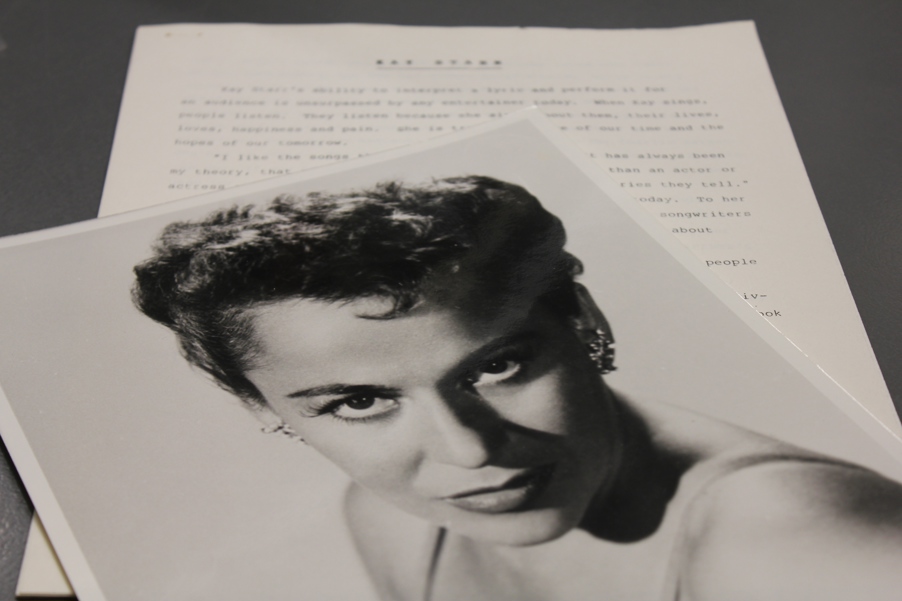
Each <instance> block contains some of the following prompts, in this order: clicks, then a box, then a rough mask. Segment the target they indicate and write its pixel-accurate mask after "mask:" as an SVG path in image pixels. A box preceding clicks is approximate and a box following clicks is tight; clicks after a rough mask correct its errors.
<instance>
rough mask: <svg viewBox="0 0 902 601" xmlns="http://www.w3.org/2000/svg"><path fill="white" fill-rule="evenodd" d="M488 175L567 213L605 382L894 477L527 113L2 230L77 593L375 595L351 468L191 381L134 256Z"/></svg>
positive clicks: (892, 469) (1, 430) (757, 335)
mask: <svg viewBox="0 0 902 601" xmlns="http://www.w3.org/2000/svg"><path fill="white" fill-rule="evenodd" d="M477 172H478V173H482V174H488V175H491V176H493V177H499V178H501V179H504V180H506V181H514V182H517V183H518V184H520V185H524V186H525V187H526V188H527V189H528V190H530V191H531V192H532V193H534V194H536V196H537V197H538V198H540V199H542V202H543V204H544V206H545V207H546V208H548V209H549V210H550V211H551V212H553V213H554V214H556V215H558V216H559V217H560V218H561V220H562V221H563V223H564V224H565V226H566V227H567V230H568V249H569V250H570V251H571V252H573V253H574V254H575V255H576V256H579V257H581V258H582V259H583V260H584V261H585V263H586V272H585V274H584V276H582V278H581V281H582V282H583V283H584V284H585V285H586V287H587V288H588V289H589V290H591V291H592V293H593V295H594V296H595V298H596V300H597V301H598V302H599V304H600V305H601V306H603V307H604V310H605V313H606V315H607V317H608V318H609V319H610V322H611V324H612V326H613V327H614V330H615V332H616V335H617V353H618V355H617V362H618V370H617V371H616V372H614V373H613V374H610V375H609V376H606V381H607V382H608V383H609V384H610V385H611V386H613V387H614V388H615V389H617V390H618V391H622V392H623V393H624V394H627V395H628V396H629V397H631V398H636V399H649V400H654V399H666V400H667V401H668V402H669V403H673V404H675V405H678V406H681V407H684V408H685V409H688V410H691V411H694V412H701V413H703V414H707V415H710V416H712V417H715V418H717V419H721V420H724V421H727V422H729V423H734V424H739V425H742V426H744V427H746V428H749V429H751V430H753V431H757V432H761V433H764V434H767V435H770V436H773V437H775V438H777V439H780V440H785V441H788V442H791V443H793V444H798V445H800V446H802V447H804V448H807V449H811V450H813V451H816V452H821V453H826V454H828V455H830V456H833V457H838V458H842V459H846V460H849V461H854V462H860V463H862V464H863V465H866V466H868V467H871V468H873V469H875V470H878V471H881V472H884V473H886V474H888V475H891V476H892V477H894V478H896V479H902V463H899V461H898V457H899V449H900V441H899V439H898V438H895V437H893V435H892V434H891V433H890V432H889V431H888V430H886V429H885V428H884V427H883V426H882V425H880V424H879V422H877V421H876V420H873V419H872V418H871V416H870V415H868V414H866V413H865V411H864V410H863V409H862V408H861V407H860V406H859V405H858V404H856V403H855V402H854V400H853V399H852V398H851V397H849V396H847V395H846V394H845V393H844V392H843V391H842V390H841V389H840V388H839V387H837V386H836V385H835V383H834V382H833V381H831V380H830V379H829V378H828V377H827V376H826V375H825V374H824V373H823V372H822V371H820V370H819V369H818V368H817V366H815V365H814V364H813V363H811V362H810V361H808V360H807V359H806V358H805V357H804V356H803V355H802V354H801V353H800V352H798V349H797V348H795V347H793V346H792V344H791V343H789V342H788V341H787V339H786V338H785V337H783V336H781V335H780V334H779V333H778V332H777V331H776V330H774V329H773V328H771V327H770V326H769V325H768V324H767V323H766V322H765V321H763V320H761V319H760V317H759V316H758V315H757V314H756V313H755V312H754V311H753V310H752V309H751V308H750V307H748V306H746V305H744V304H743V303H742V301H741V300H740V299H739V298H737V297H736V295H735V293H733V292H732V291H731V290H730V289H729V288H728V287H727V286H725V285H724V283H723V282H722V281H721V280H719V279H718V278H717V277H716V276H715V275H714V274H713V273H712V272H711V271H710V270H708V269H706V268H705V267H704V266H703V265H702V264H700V263H699V262H698V261H697V260H696V259H695V257H694V256H692V255H691V254H690V253H689V251H687V249H685V248H684V247H682V246H681V245H679V244H678V243H677V242H676V241H675V240H674V239H673V238H672V236H670V235H669V234H668V233H667V232H666V231H665V230H662V229H661V228H660V226H659V225H658V224H657V223H655V222H654V221H653V220H652V219H651V218H650V217H649V216H648V215H647V214H645V213H644V211H643V210H642V209H640V208H639V207H638V206H636V205H635V203H632V202H631V201H630V200H629V199H628V198H626V197H625V196H624V195H623V194H622V191H621V190H620V189H619V188H617V187H616V185H615V184H614V183H613V182H611V181H610V180H608V179H607V178H605V177H604V176H603V174H599V173H598V172H597V169H596V167H595V165H593V164H592V163H591V162H590V160H589V159H587V158H586V157H585V156H584V154H582V152H581V151H579V150H577V149H575V148H573V147H572V146H571V145H570V144H569V142H568V140H567V139H566V138H563V137H562V134H560V133H559V132H556V131H555V130H553V129H552V128H551V126H549V125H548V124H547V122H546V121H545V120H541V119H538V118H537V116H536V114H535V113H532V114H527V115H520V116H518V118H517V119H506V120H503V121H501V122H499V123H497V124H493V125H491V126H488V127H481V128H479V129H478V130H477V131H475V132H473V133H472V134H468V135H459V136H454V137H453V138H452V139H446V140H442V141H434V142H430V143H427V144H424V145H421V146H420V147H419V152H417V153H416V154H413V153H412V152H411V151H409V150H404V151H401V152H391V153H387V154H386V155H382V156H380V157H372V158H370V159H365V160H363V161H362V162H358V163H356V164H355V165H354V168H353V169H349V168H346V167H343V166H335V167H327V168H325V169H324V170H320V171H318V172H317V173H315V174H314V173H311V174H309V175H300V176H289V177H288V178H285V179H283V180H279V181H266V182H260V183H257V184H251V185H249V186H245V187H242V188H241V189H239V190H234V191H231V190H230V191H225V192H222V193H217V194H214V195H211V196H209V197H205V198H200V199H195V200H192V201H187V202H184V203H179V204H177V205H173V206H171V207H156V208H150V209H147V210H145V211H142V212H140V213H134V214H129V215H122V216H119V217H114V218H111V219H109V220H104V221H99V222H88V223H82V224H76V225H73V226H67V227H65V228H60V229H58V230H54V231H47V232H36V233H34V234H29V235H24V236H21V237H17V238H14V239H9V240H4V241H0V259H2V260H0V281H4V282H7V283H10V282H14V283H15V285H6V286H0V309H2V310H0V315H4V316H7V318H6V319H3V320H0V342H2V344H0V347H2V348H4V349H5V352H4V354H3V355H2V357H0V359H2V360H0V381H2V387H3V390H2V392H3V395H0V434H2V436H3V438H4V440H5V441H6V442H7V444H8V446H9V449H10V453H11V455H12V457H13V459H14V461H15V462H16V465H17V467H18V468H19V470H20V473H21V474H22V477H23V481H24V482H25V484H26V486H27V487H28V489H29V492H30V493H31V494H32V498H33V499H34V501H35V504H36V506H37V507H38V509H39V511H40V512H41V515H42V518H43V520H44V523H45V524H46V526H47V529H48V532H49V533H50V535H51V538H52V539H53V541H54V544H56V545H57V548H58V549H59V550H60V557H61V559H62V560H63V564H64V565H65V566H66V568H67V573H68V574H69V575H70V579H71V581H72V583H73V585H74V586H75V587H76V590H78V592H79V595H81V596H82V598H83V600H84V601H88V600H89V599H104V598H109V599H126V598H127V599H160V598H166V599H195V598H217V599H247V598H263V599H297V598H298V597H299V595H300V596H303V597H309V598H317V599H332V598H334V599H342V600H343V599H362V598H369V595H368V594H367V593H366V587H367V581H366V578H365V577H364V575H363V573H362V570H361V569H360V567H359V565H358V562H357V559H356V556H355V555H354V552H353V549H351V548H350V545H349V543H348V541H347V536H346V533H345V532H344V528H343V527H342V525H341V524H340V516H339V515H337V514H338V513H339V512H337V511H335V510H336V508H337V507H338V506H340V502H339V500H338V499H339V497H338V496H337V495H338V494H339V493H340V490H341V486H342V485H343V483H344V481H343V477H342V476H341V475H340V474H338V473H337V470H336V469H335V468H330V467H329V466H328V465H326V464H325V462H324V461H323V460H322V458H319V457H318V456H317V455H316V454H315V453H313V452H310V451H312V449H311V448H306V447H303V446H300V445H296V443H293V442H292V441H288V440H279V439H272V438H267V437H265V436H262V435H261V434H260V433H259V431H258V428H257V427H256V426H255V425H254V418H253V417H252V416H251V415H248V414H247V412H246V410H245V409H243V408H242V407H239V406H236V405H235V404H234V399H231V398H230V397H229V395H228V394H227V393H225V392H223V391H220V390H218V389H216V388H215V387H214V386H213V385H211V384H209V383H207V382H205V381H204V380H203V378H201V377H198V375H197V374H196V373H193V372H192V370H190V369H189V368H188V366H187V365H185V363H184V361H182V359H181V357H179V356H178V353H177V351H176V349H175V345H174V344H173V340H172V337H171V335H170V333H169V332H167V331H164V328H161V327H159V326H158V325H157V324H154V323H151V322H150V321H149V320H148V319H146V317H144V316H142V315H140V314H139V313H138V312H137V311H136V310H135V309H134V307H133V306H132V304H131V299H130V295H129V294H128V290H129V286H130V284H131V282H132V280H133V273H132V267H133V266H134V265H135V263H136V262H138V261H140V260H141V259H143V258H144V257H146V256H147V254H148V252H149V246H150V244H151V243H152V241H153V240H154V239H155V238H156V237H157V235H158V233H159V232H160V230H161V229H162V227H163V226H164V225H165V224H167V223H171V222H172V221H176V220H177V221H181V220H184V219H191V218H196V217H200V216H202V215H207V214H209V212H210V211H211V209H212V208H213V206H219V207H222V206H231V205H234V204H239V205H246V204H253V203H257V202H264V201H266V200H269V199H272V198H273V197H274V196H276V195H278V194H281V193H293V194H306V193H307V192H309V191H311V190H339V189H341V190H346V189H354V188H357V187H359V186H362V185H366V184H371V183H372V182H375V181H384V180H385V179H387V178H399V179H402V180H404V181H423V180H425V179H428V178H429V177H446V176H449V175H454V174H461V173H477ZM612 284H615V285H612ZM724 340H728V341H729V344H724V343H723V341H724ZM3 341H6V342H3ZM10 341H15V344H12V343H11V342H10ZM850 418H851V419H850ZM848 547H849V548H846V547H845V546H843V547H841V548H840V549H837V552H843V551H847V552H852V557H850V560H854V557H855V554H854V549H852V548H851V547H853V546H851V545H850V546H848ZM859 560H860V558H859Z"/></svg>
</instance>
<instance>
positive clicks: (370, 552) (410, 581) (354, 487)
mask: <svg viewBox="0 0 902 601" xmlns="http://www.w3.org/2000/svg"><path fill="white" fill-rule="evenodd" d="M344 508H345V519H346V520H347V524H348V528H349V529H350V531H351V537H352V539H353V540H354V544H355V546H356V548H357V552H358V553H359V554H360V557H361V558H362V559H363V563H364V565H365V566H366V568H367V572H368V573H369V575H370V578H371V580H372V581H373V585H374V586H375V588H376V591H377V592H378V593H379V597H380V598H382V599H386V600H389V599H390V600H392V601H421V600H422V598H423V594H424V587H425V585H426V578H427V575H428V573H429V567H430V562H431V558H432V555H433V551H434V547H435V544H436V542H435V541H436V536H437V529H436V527H435V526H432V525H430V524H429V523H427V522H425V521H423V520H420V519H417V518H416V517H413V516H411V515H409V514H407V513H405V512H403V511H401V510H400V509H398V508H396V507H394V506H393V505H391V504H390V503H388V502H386V501H384V500H382V499H381V498H379V497H378V496H376V495H374V494H373V493H371V492H370V491H368V490H367V489H365V488H363V487H362V486H360V485H358V484H351V485H350V486H349V487H348V490H347V492H346V493H345V506H344Z"/></svg>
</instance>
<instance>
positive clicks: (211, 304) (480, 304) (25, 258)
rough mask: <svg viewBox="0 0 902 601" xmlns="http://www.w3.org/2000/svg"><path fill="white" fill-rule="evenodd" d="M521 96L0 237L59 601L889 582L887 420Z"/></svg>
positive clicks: (895, 445) (810, 589)
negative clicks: (206, 186) (385, 140)
mask: <svg viewBox="0 0 902 601" xmlns="http://www.w3.org/2000/svg"><path fill="white" fill-rule="evenodd" d="M643 211H644V209H642V208H641V207H637V205H635V203H634V201H632V200H630V199H628V198H626V197H625V196H624V195H623V193H622V192H621V190H619V189H618V187H617V186H616V185H615V184H614V183H613V182H610V181H609V180H607V178H606V176H605V175H604V174H603V173H601V172H600V170H599V169H597V168H596V167H595V166H594V165H593V164H592V163H591V162H590V161H589V159H588V158H583V157H582V156H581V154H580V151H579V150H577V149H575V148H573V147H572V146H570V145H569V142H566V141H564V140H562V139H561V134H559V133H558V132H556V131H555V128H554V127H551V126H549V125H548V124H547V123H546V122H545V119H544V117H542V116H541V115H539V114H537V112H534V111H526V112H524V113H520V114H519V115H517V116H514V117H509V118H506V119H505V120H502V121H499V122H497V123H495V124H492V125H489V126H483V127H480V128H476V129H474V130H473V131H472V132H471V133H458V134H454V135H451V136H446V137H445V138H442V139H439V140H436V141H432V142H428V143H424V144H420V145H417V146H414V147H411V148H410V149H404V150H397V151H392V152H388V153H383V154H380V155H374V156H371V157H368V158H365V159H362V160H358V161H352V162H349V163H347V164H344V165H341V166H331V167H325V168H322V169H319V170H314V171H310V172H307V173H306V174H296V175H291V176H288V177H286V178H281V179H275V180H268V181H265V182H261V183H257V184H250V185H246V186H242V187H239V188H235V189H232V190H226V191H222V192H216V193H213V194H209V195H206V196H203V197H198V198H196V199H192V200H187V201H176V202H172V203H169V204H166V205H162V206H158V207H154V208H151V209H144V210H141V211H136V212H132V213H128V214H124V215H120V216H117V217H111V218H106V219H101V220H97V221H95V222H86V223H83V224H77V225H73V226H66V227H62V228H57V229H56V230H49V231H46V232H40V233H36V234H26V235H23V236H18V237H15V238H11V239H7V240H5V241H4V242H3V244H2V245H0V316H2V317H0V349H2V350H0V386H2V392H3V397H5V400H4V399H0V404H2V407H0V433H2V436H3V439H4V441H5V442H6V444H7V445H8V447H9V450H10V454H11V455H12V457H13V459H14V460H15V461H16V465H17V467H18V469H19V470H20V473H21V475H22V479H23V481H24V483H25V485H26V486H27V487H28V490H29V493H30V495H31V496H32V499H33V501H34V503H35V506H36V508H37V510H38V511H39V512H40V514H41V517H42V519H43V521H44V523H45V525H46V526H47V530H48V533H49V536H50V538H51V540H52V541H53V543H54V547H55V548H56V549H57V551H58V553H59V555H60V559H61V561H62V563H63V566H64V567H65V568H66V573H67V574H68V575H69V576H70V580H71V581H72V584H73V586H74V588H75V590H76V592H77V594H78V596H79V599H81V600H82V601H90V600H93V599H96V600H101V599H104V600H118V599H129V600H144V599H146V600H158V599H173V600H176V599H177V600H189V599H214V598H215V599H222V600H228V599H234V600H239V599H267V600H282V599H284V600H289V599H292V600H296V599H318V600H319V599H322V600H329V599H334V600H347V599H361V600H366V599H370V600H373V601H376V600H379V601H451V600H459V599H467V600H473V601H479V600H492V601H503V600H511V601H513V600H518V601H570V600H573V601H577V600H583V599H610V600H620V599H630V600H649V601H651V600H654V601H658V600H660V601H664V600H668V601H676V600H678V599H679V600H682V601H687V600H693V601H705V600H715V599H717V600H723V599H745V598H748V599H753V598H757V597H755V596H754V594H758V593H764V592H766V594H767V597H768V598H770V599H828V600H829V599H849V598H852V597H853V596H854V597H856V598H867V599H874V600H878V599H893V598H897V596H898V591H899V590H902V588H900V587H902V574H900V572H899V570H898V569H896V567H897V566H898V565H900V561H902V484H900V482H902V442H900V441H899V440H898V438H896V437H895V436H894V435H893V434H891V433H890V432H889V430H887V429H885V428H884V427H883V426H882V425H881V424H879V422H877V421H876V420H874V419H873V418H872V417H871V416H870V415H869V414H867V412H866V411H864V410H863V409H862V408H861V407H860V406H859V405H858V404H857V403H856V401H855V400H854V399H853V398H852V397H850V396H849V395H847V394H846V393H845V392H844V391H843V389H842V388H840V387H839V386H838V385H837V384H836V383H834V382H833V381H832V380H831V379H830V378H829V377H828V376H827V375H826V374H824V373H823V372H822V371H821V370H820V369H819V368H818V367H817V366H816V365H814V364H813V363H811V362H809V361H808V359H807V358H806V357H805V355H803V354H802V353H801V352H800V351H799V350H798V349H797V348H796V347H794V346H793V345H792V343H791V342H789V341H788V340H787V339H785V338H784V337H783V336H782V335H781V334H780V333H779V332H778V331H777V330H776V329H775V328H774V327H773V326H771V325H770V324H768V323H767V322H766V321H765V320H764V319H763V318H762V317H761V316H760V315H759V314H758V313H757V312H756V311H755V310H754V309H753V308H752V307H750V306H748V305H747V304H746V303H745V301H743V300H742V298H741V297H740V296H739V295H737V294H736V293H735V292H733V291H732V290H730V289H729V288H728V287H727V286H726V285H725V284H723V282H721V281H720V280H719V279H718V278H717V276H715V275H714V274H713V273H712V272H711V271H710V270H708V269H707V268H706V267H705V266H704V263H702V262H700V261H698V259H697V258H695V257H694V256H693V255H692V254H691V253H690V252H689V251H688V250H687V249H686V248H684V247H682V246H681V245H680V243H679V242H678V241H677V240H676V239H675V238H674V237H673V236H671V235H670V233H669V232H668V231H667V230H666V229H665V228H663V227H661V226H660V225H659V224H658V223H657V222H655V221H654V220H653V219H651V218H650V217H649V216H648V215H647V214H645V213H644V212H643Z"/></svg>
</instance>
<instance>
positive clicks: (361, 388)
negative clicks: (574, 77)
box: [285, 384, 397, 399]
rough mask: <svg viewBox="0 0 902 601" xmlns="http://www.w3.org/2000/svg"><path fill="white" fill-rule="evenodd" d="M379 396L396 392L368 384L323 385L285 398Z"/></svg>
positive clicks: (298, 391) (297, 391)
mask: <svg viewBox="0 0 902 601" xmlns="http://www.w3.org/2000/svg"><path fill="white" fill-rule="evenodd" d="M362 393H366V394H379V395H391V394H397V391H396V390H394V389H392V388H386V387H384V386H373V385H370V384H325V385H323V386H314V387H312V388H304V389H302V390H296V391H294V392H291V393H289V394H286V395H285V396H286V397H287V398H289V399H300V398H310V397H317V396H344V395H351V394H362Z"/></svg>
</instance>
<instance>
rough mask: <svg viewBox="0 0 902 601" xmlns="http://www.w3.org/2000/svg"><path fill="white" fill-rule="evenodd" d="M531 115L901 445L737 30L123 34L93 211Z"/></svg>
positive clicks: (778, 113)
mask: <svg viewBox="0 0 902 601" xmlns="http://www.w3.org/2000/svg"><path fill="white" fill-rule="evenodd" d="M532 105H536V106H538V107H539V108H540V109H541V110H542V111H544V113H545V114H546V115H547V116H548V117H550V118H551V119H552V120H553V122H554V123H555V124H557V125H558V126H560V128H561V129H562V130H564V131H566V132H568V133H569V134H571V136H572V139H573V140H574V141H575V142H576V143H577V144H578V145H580V146H581V148H583V149H584V150H585V151H586V152H587V153H588V154H590V155H591V156H593V157H595V158H596V159H597V160H598V161H599V163H601V164H602V165H603V166H604V169H605V171H606V172H607V173H608V174H609V175H610V176H611V177H612V178H613V179H614V180H615V181H616V182H618V183H619V184H620V186H621V187H622V188H623V189H624V190H626V191H627V192H629V193H630V194H631V195H632V197H633V198H635V200H636V202H637V203H639V204H640V205H642V206H643V207H645V208H646V209H647V210H648V211H649V212H650V213H651V214H653V215H654V216H655V217H656V218H657V219H658V220H659V221H660V223H661V225H662V226H663V227H665V228H666V229H667V230H669V231H670V232H672V233H673V235H674V236H677V237H678V238H679V240H680V241H682V242H683V243H684V244H686V245H687V246H688V247H689V248H691V249H692V250H693V251H694V252H695V253H696V255H697V256H698V257H699V259H700V260H701V261H703V262H704V263H705V264H706V265H707V266H709V267H710V268H711V269H713V270H714V271H715V272H716V273H717V274H718V275H719V276H721V277H722V278H723V279H724V280H726V281H727V282H728V283H729V284H730V285H731V286H732V287H733V289H734V290H735V291H736V292H737V294H739V295H741V296H742V297H743V298H744V299H746V300H747V301H748V302H749V303H751V304H752V305H753V306H754V307H755V308H756V309H757V310H758V311H759V313H761V315H762V316H764V317H765V318H766V319H768V320H770V322H771V323H772V324H773V325H774V326H775V327H777V328H778V329H779V330H780V331H781V332H782V333H784V334H785V335H786V336H788V337H789V338H790V339H791V340H792V341H793V342H794V343H795V344H796V345H798V346H799V347H800V348H801V349H802V350H803V351H804V352H805V353H806V354H808V355H809V356H810V357H811V359H812V360H813V361H815V362H816V363H817V364H818V365H820V366H821V367H822V368H823V369H824V370H825V371H826V372H827V373H828V374H830V375H831V376H832V377H833V378H834V379H836V380H837V381H838V382H839V383H840V384H841V385H842V386H843V387H845V388H846V389H847V390H848V391H849V392H850V393H851V394H852V395H853V396H854V397H855V398H857V399H858V400H859V401H860V402H861V403H862V404H864V405H865V406H866V407H867V408H868V409H869V410H870V411H871V412H872V413H873V414H874V415H875V416H877V417H878V418H879V419H881V420H882V421H883V422H884V423H885V424H887V425H888V426H889V427H891V428H892V429H894V430H895V431H896V432H902V428H900V427H899V420H898V417H897V416H896V413H895V410H894V408H893V405H892V401H891V399H890V397H889V394H888V392H887V390H886V387H885V384H884V383H883V379H882V376H881V374H880V370H879V367H878V366H877V363H876V360H875V358H874V356H873V352H872V350H871V348H870V344H869V342H868V340H867V336H866V334H865V332H864V329H863V327H862V325H861V322H860V319H859V317H858V313H857V310H856V308H855V305H854V302H853V300H852V297H851V294H850V292H849V289H848V286H847V284H846V281H845V278H844V276H843V273H842V270H841V267H840V264H839V262H838V260H837V258H836V254H835V252H834V249H833V246H832V243H831V241H830V238H829V235H828V233H827V230H826V228H825V226H824V222H823V219H822V217H821V215H820V211H819V208H818V206H817V203H816V201H815V198H814V195H813V193H812V190H811V186H810V184H809V182H808V179H807V176H806V174H805V170H804V166H803V164H802V161H801V158H800V156H799V153H798V150H797V148H796V146H795V142H794V140H793V138H792V133H791V131H790V128H789V125H788V122H787V120H786V117H785V114H784V112H783V109H782V106H781V104H780V101H779V97H778V95H777V92H776V89H775V87H774V84H773V81H772V78H771V75H770V72H769V70H768V67H767V63H766V60H765V57H764V55H763V52H762V50H761V46H760V43H759V41H758V38H757V34H756V32H755V27H754V24H753V23H751V22H738V23H727V24H718V25H705V26H698V27H685V28H678V29H667V30H661V29H659V30H565V29H531V28H436V27H400V26H385V25H191V24H181V25H160V26H149V27H141V28H140V29H139V30H138V32H137V38H136V41H135V46H134V51H133V56H132V61H131V66H130V70H129V75H128V81H127V85H126V89H125V95H124V99H123V104H122V108H121V113H120V117H119V124H118V129H117V132H116V138H115V143H114V147H113V153H112V157H111V161H110V167H109V172H108V175H107V181H106V186H105V190H104V195H103V201H102V209H101V211H102V213H103V214H107V215H108V214H112V213H116V212H120V211H124V210H127V209H133V208H138V207H144V206H148V205H151V204H155V203H160V202H163V201H167V200H172V199H176V198H182V197H186V196H192V195H197V194H201V193H204V192H209V191H214V190H221V189H224V188H227V187H230V186H234V185H237V184H241V183H245V182H250V181H253V180H258V179H262V178H268V177H273V176H277V175H282V174H287V173H291V172H295V171H298V170H301V169H306V168H310V167H315V166H318V165H323V164H326V163H330V162H334V161H341V160H347V159H351V158H355V157H359V156H362V155H367V154H370V153H374V152H377V151H379V150H383V149H388V148H392V147H397V146H400V145H404V144H407V143H410V142H413V141H416V140H421V139H424V138H429V137H434V136H437V135H441V134H443V133H447V132H452V131H455V130H459V129H461V128H465V127H467V126H469V125H473V124H477V123H481V122H484V121H487V120H490V119H493V118H495V117H498V116H500V115H504V114H507V113H510V112H512V111H514V110H517V109H520V108H524V107H528V106H532ZM724 344H729V341H724Z"/></svg>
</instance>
